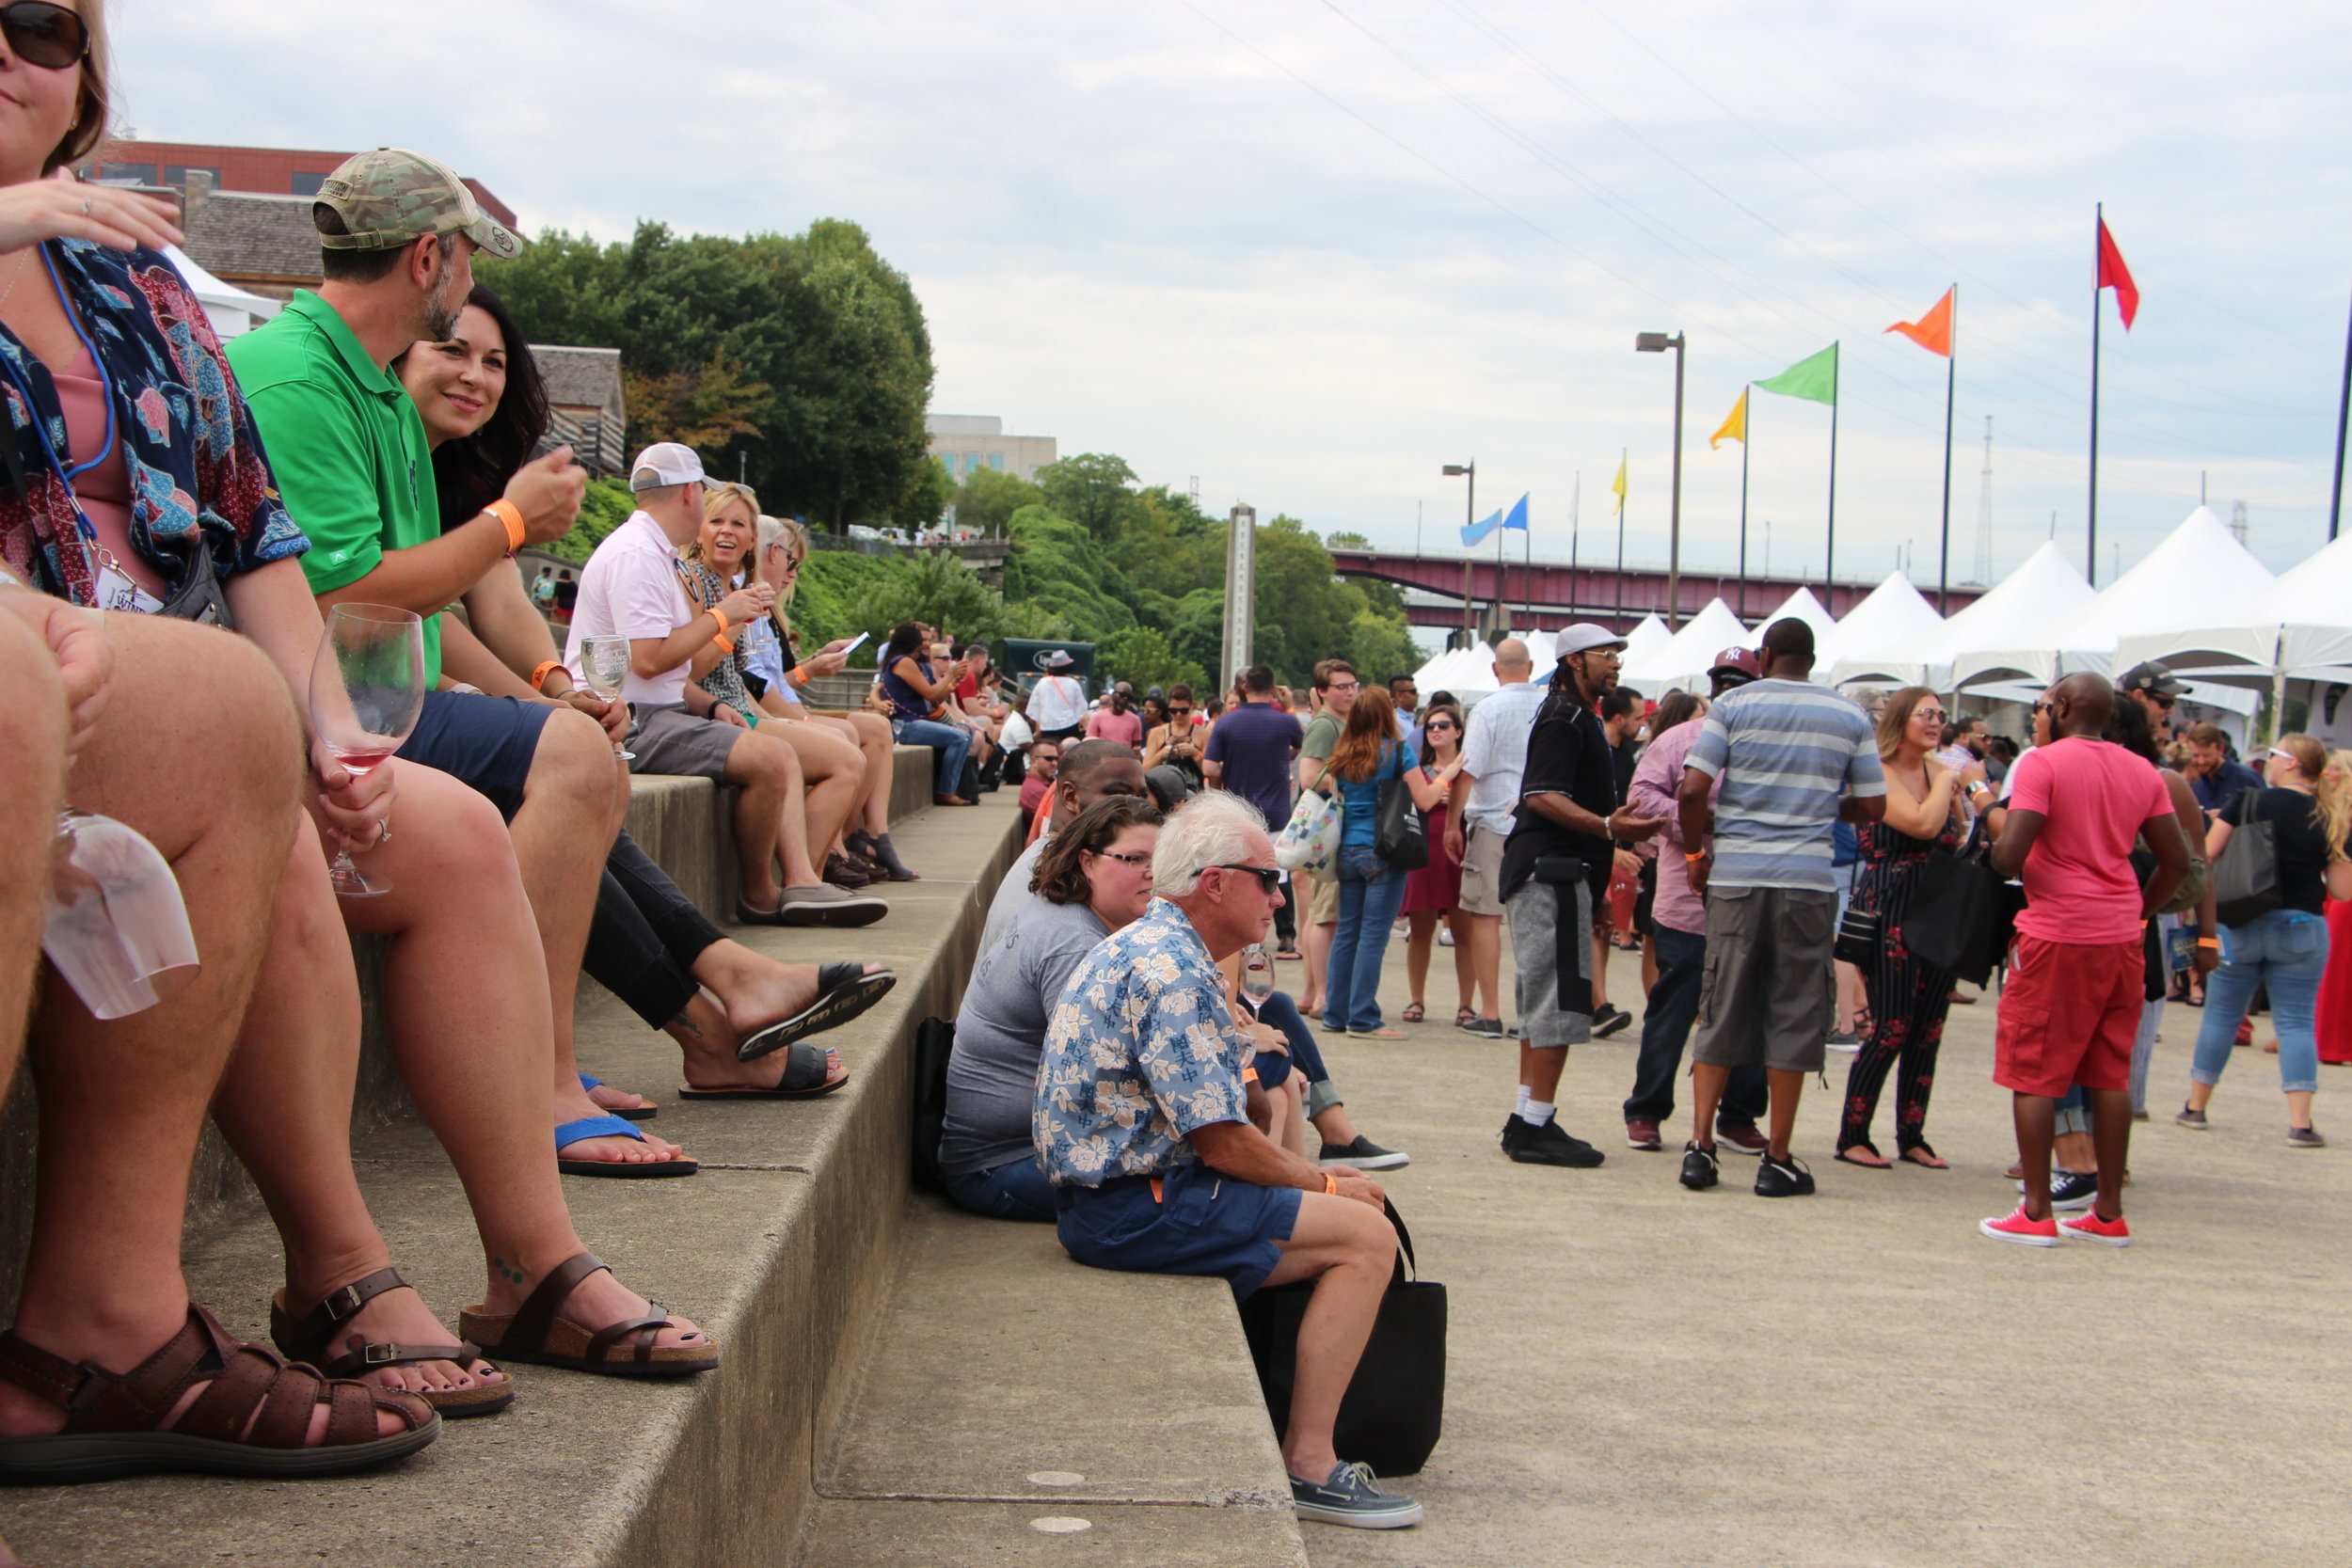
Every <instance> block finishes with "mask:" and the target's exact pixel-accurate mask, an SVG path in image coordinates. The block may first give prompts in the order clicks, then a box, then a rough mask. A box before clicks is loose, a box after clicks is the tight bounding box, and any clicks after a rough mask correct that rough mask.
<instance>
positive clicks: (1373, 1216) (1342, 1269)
mask: <svg viewBox="0 0 2352 1568" xmlns="http://www.w3.org/2000/svg"><path fill="white" fill-rule="evenodd" d="M1280 1245H1281V1248H1282V1260H1281V1261H1280V1262H1279V1263H1277V1264H1276V1265H1275V1266H1274V1272H1273V1273H1272V1274H1270V1275H1267V1276H1266V1283H1267V1284H1269V1285H1287V1284H1289V1283H1291V1282H1292V1281H1293V1280H1296V1279H1312V1280H1314V1282H1315V1291H1314V1295H1313V1297H1312V1298H1311V1299H1310V1300H1309V1301H1308V1303H1307V1313H1306V1316H1305V1317H1304V1318H1303V1319H1302V1320H1300V1322H1299V1325H1298V1376H1297V1382H1296V1383H1295V1385H1294V1386H1293V1387H1292V1390H1291V1415H1290V1425H1289V1428H1288V1429H1287V1430H1286V1431H1285V1432H1284V1433H1282V1462H1283V1465H1284V1466H1285V1467H1286V1468H1287V1469H1288V1470H1289V1471H1290V1473H1291V1474H1292V1475H1295V1476H1296V1477H1298V1478H1299V1479H1301V1480H1302V1481H1322V1480H1324V1479H1326V1478H1327V1477H1328V1476H1329V1475H1330V1474H1331V1471H1332V1468H1333V1466H1335V1465H1338V1464H1339V1462H1340V1456H1339V1454H1338V1453H1337V1452H1335V1451H1334V1450H1333V1449H1332V1447H1331V1423H1332V1422H1334V1421H1336V1420H1337V1419H1339V1414H1340V1400H1341V1397H1342V1396H1343V1395H1344V1394H1345V1393H1346V1392H1347V1384H1348V1380H1349V1379H1350V1378H1352V1377H1354V1376H1355V1375H1356V1362H1357V1360H1358V1358H1359V1357H1360V1356H1361V1355H1362V1354H1363V1353H1364V1341H1365V1340H1366V1339H1368V1338H1371V1337H1372V1323H1373V1319H1374V1318H1375V1317H1376V1316H1377V1315H1378V1314H1379V1311H1380V1297H1381V1296H1382V1294H1384V1293H1385V1292H1386V1291H1387V1290H1388V1288H1389V1275H1390V1271H1391V1267H1392V1266H1393V1264H1394V1263H1395V1260H1396V1228H1395V1227H1393V1226H1391V1225H1390V1224H1389V1221H1388V1216H1386V1215H1385V1214H1383V1213H1381V1212H1380V1211H1378V1210H1377V1209H1375V1208H1373V1207H1372V1206H1371V1205H1370V1204H1366V1203H1359V1202H1357V1201H1356V1200H1355V1199H1354V1198H1349V1197H1332V1196H1328V1195H1327V1194H1324V1193H1305V1194H1302V1195H1300V1196H1299V1200H1298V1222H1297V1223H1296V1224H1295V1225H1294V1226H1293V1227H1291V1237H1290V1240H1289V1241H1287V1242H1283V1243H1280Z"/></svg>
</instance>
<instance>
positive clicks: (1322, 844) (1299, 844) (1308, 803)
mask: <svg viewBox="0 0 2352 1568" xmlns="http://www.w3.org/2000/svg"><path fill="white" fill-rule="evenodd" d="M1340 815H1341V812H1340V804H1339V802H1338V801H1337V800H1333V799H1332V798H1331V797H1330V796H1328V795H1326V794H1324V793H1322V792H1321V791H1320V790H1313V789H1308V790H1301V791H1300V792H1299V796H1298V804H1296V805H1295V806H1293V807H1292V808H1291V819H1290V820H1289V821H1288V822H1285V823H1284V824H1282V832H1281V834H1280V836H1279V837H1278V838H1276V839H1275V841H1274V863H1275V864H1277V865H1279V866H1280V867H1281V868H1282V869H1283V870H1285V871H1304V872H1307V873H1309V874H1310V875H1312V874H1313V873H1316V872H1319V871H1323V870H1326V869H1327V868H1328V867H1329V866H1330V864H1331V851H1332V850H1334V849H1336V848H1338V847H1339V843H1340Z"/></svg>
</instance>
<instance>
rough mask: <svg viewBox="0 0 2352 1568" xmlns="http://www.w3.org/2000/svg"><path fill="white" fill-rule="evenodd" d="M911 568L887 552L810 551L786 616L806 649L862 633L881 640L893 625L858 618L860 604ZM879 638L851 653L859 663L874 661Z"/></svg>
mask: <svg viewBox="0 0 2352 1568" xmlns="http://www.w3.org/2000/svg"><path fill="white" fill-rule="evenodd" d="M905 569H906V565H905V562H900V561H898V560H895V559H893V558H892V557H889V556H882V555H860V554H858V553H857V552H856V551H854V550H811V551H810V552H809V557H808V559H807V560H806V561H805V562H802V564H801V578H800V583H799V586H798V587H797V588H796V589H795V590H794V592H793V594H792V603H791V604H790V605H789V606H787V608H786V610H785V614H786V615H787V618H789V619H790V621H791V623H792V629H793V630H794V631H795V632H797V633H798V634H799V635H800V639H801V646H802V647H803V648H821V647H823V646H824V645H825V644H826V643H828V642H830V641H834V639H835V638H839V637H855V636H856V635H857V634H858V633H859V632H862V631H865V632H872V633H873V634H874V637H875V639H876V640H877V641H879V640H880V639H881V638H882V636H883V635H884V634H885V633H887V632H888V631H889V630H890V628H889V627H888V626H868V625H866V623H865V622H864V621H862V620H860V619H859V618H858V614H857V605H858V602H859V601H860V600H861V599H863V598H864V597H866V595H867V594H871V593H873V592H874V591H876V590H877V589H879V588H881V587H882V586H883V585H884V584H885V583H888V582H890V581H892V580H893V579H895V578H898V576H899V575H900V574H901V573H903V572H904V571H905ZM874 648H875V642H870V641H869V642H868V643H866V646H865V647H863V648H860V649H859V650H858V651H857V652H856V654H855V655H853V656H852V657H850V663H851V664H854V665H860V666H864V665H870V664H872V663H873V662H874Z"/></svg>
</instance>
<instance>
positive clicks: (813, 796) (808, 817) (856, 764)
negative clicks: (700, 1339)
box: [760, 724, 866, 865]
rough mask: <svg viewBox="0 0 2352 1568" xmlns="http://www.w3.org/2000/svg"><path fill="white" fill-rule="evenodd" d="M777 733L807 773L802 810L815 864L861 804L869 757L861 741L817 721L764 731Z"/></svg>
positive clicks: (819, 860)
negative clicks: (858, 744)
mask: <svg viewBox="0 0 2352 1568" xmlns="http://www.w3.org/2000/svg"><path fill="white" fill-rule="evenodd" d="M771 732H772V733H773V734H774V735H775V736H776V738H777V739H779V740H781V741H783V742H784V743H785V744H786V745H787V746H788V747H790V748H791V749H792V752H793V754H794V755H795V756H797V757H798V758H799V759H800V763H801V777H802V779H803V781H804V782H805V783H806V784H807V785H808V791H807V793H806V794H805V795H804V796H803V797H802V800H801V811H802V816H803V821H804V823H805V831H806V832H807V834H808V848H809V854H810V856H811V863H812V864H814V865H821V864H822V863H823V861H824V858H825V857H826V856H827V855H829V854H831V853H832V852H833V848H834V843H835V841H837V840H838V839H839V838H840V837H841V833H842V830H843V829H845V828H847V827H848V826H849V824H850V816H851V814H852V813H853V812H854V811H855V810H856V808H857V802H858V796H859V795H860V794H861V793H862V792H863V791H864V789H865V787H866V758H865V757H864V756H863V755H862V754H860V752H858V749H857V748H856V747H855V746H853V745H851V744H850V743H849V742H848V741H846V740H844V739H842V738H841V737H840V736H837V735H834V734H832V733H830V732H828V731H826V730H824V729H821V728H819V727H818V726H817V725H815V724H776V725H773V726H771V729H770V730H763V731H761V732H760V733H762V734H763V735H765V734H769V733H771Z"/></svg>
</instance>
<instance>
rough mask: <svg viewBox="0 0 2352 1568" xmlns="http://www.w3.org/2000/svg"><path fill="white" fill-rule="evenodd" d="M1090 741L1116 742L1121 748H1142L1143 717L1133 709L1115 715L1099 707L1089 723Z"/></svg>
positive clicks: (1088, 736) (1088, 735)
mask: <svg viewBox="0 0 2352 1568" xmlns="http://www.w3.org/2000/svg"><path fill="white" fill-rule="evenodd" d="M1087 738H1088V739H1089V740H1116V741H1118V742H1119V743H1120V745H1121V746H1132V747H1141V746H1142V744H1143V715H1142V714H1140V713H1137V712H1136V711H1135V710H1134V709H1133V708H1130V709H1128V710H1127V711H1126V712H1125V713H1113V712H1112V711H1111V710H1110V709H1109V708H1106V707H1098V708H1096V709H1095V710H1094V717H1093V718H1091V719H1089V720H1088V721H1087Z"/></svg>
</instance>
